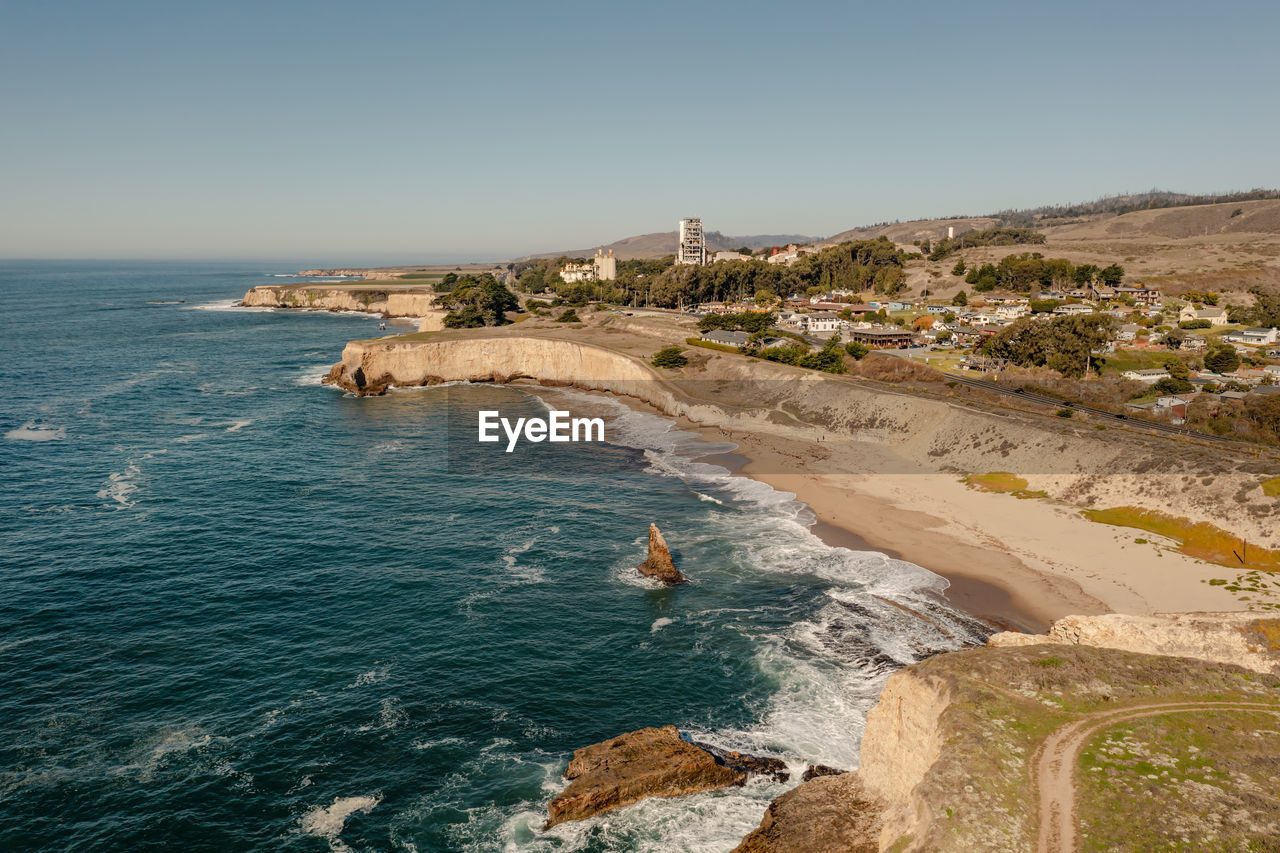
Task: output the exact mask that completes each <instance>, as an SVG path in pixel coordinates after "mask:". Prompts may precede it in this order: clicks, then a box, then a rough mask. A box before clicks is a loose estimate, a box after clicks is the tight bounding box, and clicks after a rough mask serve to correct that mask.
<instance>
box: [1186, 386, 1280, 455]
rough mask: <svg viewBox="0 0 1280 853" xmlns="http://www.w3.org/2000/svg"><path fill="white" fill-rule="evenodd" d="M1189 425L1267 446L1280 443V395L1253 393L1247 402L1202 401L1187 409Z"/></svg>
mask: <svg viewBox="0 0 1280 853" xmlns="http://www.w3.org/2000/svg"><path fill="white" fill-rule="evenodd" d="M1187 425H1188V426H1192V427H1194V428H1196V429H1200V430H1205V431H1207V432H1212V433H1214V434H1215V435H1232V436H1235V437H1237V438H1243V439H1247V440H1249V441H1257V442H1261V443H1264V444H1280V394H1267V395H1261V394H1250V395H1249V396H1248V397H1245V398H1244V399H1243V400H1224V399H1222V398H1220V397H1212V398H1204V397H1201V398H1198V399H1195V400H1193V401H1191V404H1190V405H1188V406H1187Z"/></svg>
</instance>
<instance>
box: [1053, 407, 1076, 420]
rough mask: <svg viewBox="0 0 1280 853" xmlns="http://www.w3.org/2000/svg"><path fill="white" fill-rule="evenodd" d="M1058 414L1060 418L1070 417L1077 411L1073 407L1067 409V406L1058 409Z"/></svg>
mask: <svg viewBox="0 0 1280 853" xmlns="http://www.w3.org/2000/svg"><path fill="white" fill-rule="evenodd" d="M1057 414H1058V417H1060V418H1069V417H1071V416H1072V415H1074V414H1075V412H1073V411H1072V410H1071V409H1065V408H1064V409H1058V412H1057Z"/></svg>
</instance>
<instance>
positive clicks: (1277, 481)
mask: <svg viewBox="0 0 1280 853" xmlns="http://www.w3.org/2000/svg"><path fill="white" fill-rule="evenodd" d="M1262 493H1263V494H1264V495H1266V496H1267V497H1269V498H1280V477H1272V478H1271V479H1270V480H1263V481H1262Z"/></svg>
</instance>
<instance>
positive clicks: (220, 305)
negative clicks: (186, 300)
mask: <svg viewBox="0 0 1280 853" xmlns="http://www.w3.org/2000/svg"><path fill="white" fill-rule="evenodd" d="M184 310H186V311H236V312H240V311H243V312H247V313H254V314H261V313H262V312H264V311H274V310H276V309H274V308H272V307H270V306H267V305H241V304H240V300H239V299H215V300H214V301H212V302H205V303H202V304H200V305H188V306H187V307H186V308H185V309H184Z"/></svg>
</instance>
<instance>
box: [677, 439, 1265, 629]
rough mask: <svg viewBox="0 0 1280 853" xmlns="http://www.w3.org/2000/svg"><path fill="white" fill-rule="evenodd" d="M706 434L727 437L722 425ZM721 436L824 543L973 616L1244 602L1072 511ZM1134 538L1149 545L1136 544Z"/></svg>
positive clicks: (841, 450)
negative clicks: (862, 549) (900, 570)
mask: <svg viewBox="0 0 1280 853" xmlns="http://www.w3.org/2000/svg"><path fill="white" fill-rule="evenodd" d="M688 426H689V427H693V426H694V425H692V424H689V425H688ZM702 432H703V434H704V435H705V436H706V437H707V438H708V439H715V440H723V439H722V438H721V434H720V430H718V429H710V430H703V431H702ZM727 437H728V439H729V440H730V441H733V442H734V443H736V444H738V446H739V449H738V451H737V452H738V453H739V454H741V455H743V456H745V457H747V458H748V459H749V461H748V462H747V463H746V464H745V465H744V466H743V467H742V469H741V473H743V474H744V475H746V476H750V477H754V478H756V479H759V480H761V481H763V482H766V483H768V484H769V485H771V486H773V487H774V488H776V489H779V490H783V491H787V492H791V493H794V494H795V495H796V497H797V498H798V499H799V500H801V501H804V502H805V503H807V504H808V505H809V506H810V507H811V508H812V509H813V511H814V513H815V514H816V515H817V517H818V519H819V521H820V522H821V524H820V525H819V527H818V529H817V530H816V531H815V532H817V533H818V534H819V535H822V536H823V537H824V539H827V540H828V541H829V542H831V544H835V545H845V544H848V542H847V541H846V540H842V539H841V534H840V531H848V532H849V533H851V534H853V535H854V536H856V537H857V541H858V542H864V543H866V545H867V546H869V547H871V548H873V549H875V550H877V551H883V552H885V553H888V554H890V555H892V556H896V557H900V558H901V559H904V560H909V561H910V562H913V563H915V564H917V565H919V566H923V567H924V568H927V569H929V570H930V571H932V572H935V573H937V574H940V575H942V576H943V577H945V578H947V579H948V580H949V581H951V588H950V589H949V590H948V592H947V597H948V598H949V599H950V600H951V601H952V602H953V603H954V604H956V605H957V606H959V607H961V608H962V609H964V610H966V611H968V612H970V613H972V614H974V615H976V616H981V617H984V618H988V619H992V620H994V621H997V622H1001V623H1007V624H1011V625H1015V626H1017V627H1019V628H1021V629H1023V630H1027V631H1042V630H1044V629H1045V628H1047V627H1048V625H1049V624H1051V623H1052V622H1053V621H1055V620H1057V619H1060V618H1062V617H1063V616H1067V615H1072V614H1097V613H1112V612H1114V613H1130V614H1138V615H1145V614H1150V613H1168V612H1184V611H1201V610H1215V611H1217V610H1242V609H1245V606H1246V605H1245V603H1243V602H1240V601H1238V600H1237V599H1236V597H1235V596H1234V595H1232V594H1231V593H1230V592H1227V591H1226V590H1224V589H1222V588H1221V587H1219V586H1210V585H1209V584H1208V583H1207V581H1208V580H1209V579H1211V578H1222V577H1230V576H1233V573H1232V570H1231V569H1228V568H1225V567H1222V566H1216V565H1211V564H1208V563H1204V562H1202V561H1200V560H1196V559H1193V558H1191V557H1187V556H1185V555H1183V554H1181V553H1178V552H1176V551H1174V550H1172V549H1171V548H1169V547H1167V545H1166V544H1164V543H1159V542H1158V541H1155V540H1156V539H1157V537H1153V536H1152V535H1151V534H1149V533H1143V532H1142V531H1137V530H1131V529H1128V528H1120V527H1113V526H1110V525H1104V524H1098V523H1095V522H1092V521H1089V520H1087V519H1086V518H1084V517H1083V516H1082V515H1081V514H1080V511H1079V508H1077V507H1072V506H1070V505H1066V504H1061V503H1056V502H1053V501H1048V500H1042V499H1019V498H1016V497H1014V496H1012V495H1008V494H995V493H987V492H981V491H977V490H975V489H972V488H970V487H969V486H967V485H965V484H964V483H963V482H961V478H960V477H959V476H958V475H954V474H945V473H936V472H930V471H920V472H919V473H896V472H895V473H830V472H852V471H859V470H862V471H874V470H875V469H876V468H877V467H881V466H879V465H877V464H875V463H874V461H873V459H874V457H875V456H876V455H877V454H883V453H884V452H885V451H884V450H883V448H878V447H874V446H868V445H865V444H860V443H857V442H825V441H824V442H819V441H817V440H816V439H817V436H815V437H814V438H813V439H810V440H805V439H801V438H796V439H788V438H782V437H779V436H777V435H773V434H761V433H755V432H749V431H745V430H740V429H734V430H732V431H731V432H729V433H728V434H727ZM901 464H902V462H901V460H900V459H895V460H894V465H895V466H896V467H897V468H899V469H900V468H901ZM1139 538H1143V539H1147V540H1148V542H1147V543H1146V544H1136V543H1135V541H1134V540H1135V539H1139ZM851 547H852V546H851Z"/></svg>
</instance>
